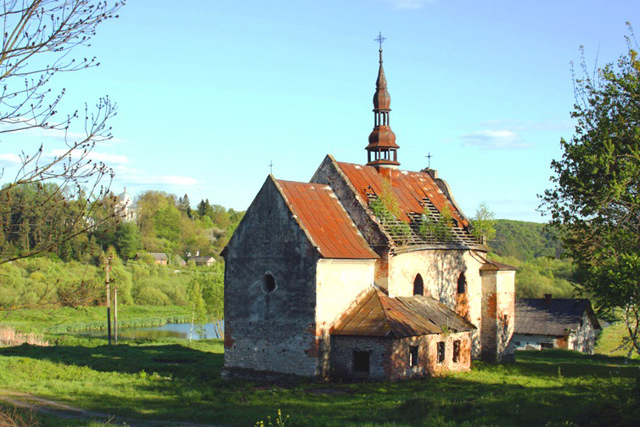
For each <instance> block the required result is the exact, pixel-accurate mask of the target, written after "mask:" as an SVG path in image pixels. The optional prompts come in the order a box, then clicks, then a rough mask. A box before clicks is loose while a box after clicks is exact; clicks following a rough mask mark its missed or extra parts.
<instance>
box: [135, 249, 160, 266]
mask: <svg viewBox="0 0 640 427" xmlns="http://www.w3.org/2000/svg"><path fill="white" fill-rule="evenodd" d="M144 258H151V259H152V260H153V262H154V263H156V264H158V265H167V264H168V263H169V257H168V256H167V254H165V253H164V252H140V253H137V254H136V256H135V258H134V259H136V260H138V259H144Z"/></svg>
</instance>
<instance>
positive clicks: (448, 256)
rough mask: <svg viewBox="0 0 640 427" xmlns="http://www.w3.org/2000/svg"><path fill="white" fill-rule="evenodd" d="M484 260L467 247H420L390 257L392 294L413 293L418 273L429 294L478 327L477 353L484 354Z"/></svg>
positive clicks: (475, 350)
mask: <svg viewBox="0 0 640 427" xmlns="http://www.w3.org/2000/svg"><path fill="white" fill-rule="evenodd" d="M481 266H482V264H481V263H480V261H479V260H478V259H477V258H476V257H474V256H472V255H471V253H470V251H466V250H440V249H438V250H435V249H434V250H420V251H414V252H405V253H401V254H398V255H395V256H393V257H391V259H390V260H389V277H390V281H389V283H390V286H389V296H411V295H413V282H414V280H415V278H416V275H417V274H420V275H421V276H422V280H423V281H424V288H425V294H426V295H429V296H431V297H432V298H435V299H437V300H438V301H440V302H442V303H443V304H445V305H446V306H447V307H449V308H451V309H452V310H454V311H456V312H457V313H458V314H459V315H461V316H463V317H464V318H465V319H467V320H468V321H469V322H471V323H472V324H474V325H475V326H476V327H477V328H478V329H477V330H476V331H474V332H473V335H472V341H473V355H474V357H476V356H479V354H480V333H481V328H482V322H481V319H482V306H481V302H482V280H481V276H480V267H481ZM460 273H464V275H465V278H466V281H467V286H466V292H465V293H464V294H458V292H457V289H458V277H459V276H460Z"/></svg>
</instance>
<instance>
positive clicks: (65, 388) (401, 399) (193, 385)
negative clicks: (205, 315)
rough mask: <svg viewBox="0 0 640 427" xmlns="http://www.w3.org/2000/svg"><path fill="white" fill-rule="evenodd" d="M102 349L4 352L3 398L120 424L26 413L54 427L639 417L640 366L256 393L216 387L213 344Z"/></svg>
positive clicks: (556, 366) (552, 360)
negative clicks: (24, 396) (64, 407)
mask: <svg viewBox="0 0 640 427" xmlns="http://www.w3.org/2000/svg"><path fill="white" fill-rule="evenodd" d="M105 344H106V343H105V342H104V340H101V339H88V338H82V337H73V336H64V337H59V339H58V345H56V346H52V347H38V346H30V345H22V346H18V347H5V348H0V390H5V391H6V390H9V391H13V392H24V393H29V394H33V395H35V396H39V397H41V398H46V399H51V400H55V401H59V402H63V403H66V404H70V405H73V406H77V407H80V408H83V409H86V410H88V411H93V412H99V413H107V414H113V415H115V416H116V417H115V418H107V419H104V418H103V419H100V418H99V417H98V419H96V420H93V421H91V420H90V418H91V417H88V419H71V420H70V419H63V418H58V417H56V416H53V415H51V414H49V415H41V414H37V413H36V414H32V413H29V412H25V411H21V412H20V414H22V416H33V417H35V418H36V421H39V422H40V423H41V425H53V426H56V425H81V426H89V425H105V423H107V422H108V424H109V425H169V424H170V422H172V421H174V422H179V423H178V424H176V425H180V423H185V422H192V423H199V424H216V425H229V426H253V425H255V424H256V422H258V421H261V420H263V421H265V422H266V425H269V424H268V420H267V417H271V420H272V421H273V420H274V419H275V418H276V416H277V411H278V410H281V412H282V415H283V417H286V416H288V417H289V418H288V419H287V421H286V425H287V426H306V425H314V426H334V425H340V426H342V425H347V426H350V425H351V426H414V425H436V426H438V425H443V426H445V425H446V426H449V425H451V426H453V425H550V426H554V425H558V426H559V425H562V426H573V425H594V426H595V425H621V426H623V425H628V426H631V425H637V424H638V420H640V363H639V362H638V361H632V362H626V361H625V359H623V358H620V357H612V356H605V355H593V356H589V355H582V354H579V353H574V352H570V351H562V350H550V351H544V352H519V353H518V354H517V362H516V363H513V364H505V365H493V364H484V363H482V362H475V363H474V365H473V370H472V372H469V373H457V374H451V375H447V376H443V377H436V378H424V379H419V380H407V381H398V382H365V383H319V382H312V381H300V382H299V383H296V384H260V383H254V382H248V381H232V382H226V381H222V380H221V379H220V369H221V367H222V363H223V345H222V343H221V342H220V341H217V340H208V341H194V342H186V341H184V340H172V339H163V340H156V341H138V342H133V341H131V342H126V343H122V344H120V345H118V346H107V345H105ZM20 414H19V415H20ZM109 420H110V421H109ZM154 420H156V421H157V420H162V421H161V422H160V424H157V423H155V424H154V423H153V421H154ZM182 425H184V424H182ZM274 425H276V423H274Z"/></svg>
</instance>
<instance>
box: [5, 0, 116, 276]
mask: <svg viewBox="0 0 640 427" xmlns="http://www.w3.org/2000/svg"><path fill="white" fill-rule="evenodd" d="M123 4H124V1H120V2H116V3H114V4H113V5H109V4H107V3H106V2H102V1H95V0H24V1H17V0H4V1H3V3H2V8H0V20H2V22H3V36H2V51H1V52H0V88H1V89H0V134H3V135H4V136H5V137H9V135H10V134H13V133H16V132H24V131H29V130H33V129H40V130H45V131H48V132H51V133H57V134H60V135H62V136H63V137H64V144H65V145H64V146H63V148H62V149H60V150H55V151H53V154H51V155H50V154H48V153H45V151H44V144H41V145H40V147H39V148H38V149H37V150H35V151H34V152H31V153H25V152H22V153H20V154H19V156H18V157H19V159H20V166H19V168H18V170H17V172H16V173H15V175H14V176H12V177H11V178H10V179H9V181H8V184H7V185H5V186H3V187H2V189H0V196H2V195H7V194H9V193H10V192H11V191H13V190H14V189H15V188H16V187H22V186H27V185H35V186H36V189H40V188H41V186H43V185H45V184H47V183H53V184H55V185H56V187H57V190H56V194H55V197H50V198H45V199H44V200H41V201H40V202H39V204H37V205H36V206H35V207H36V208H38V209H41V210H45V211H47V212H48V213H49V215H51V216H53V217H55V216H60V215H62V212H63V211H64V210H65V209H66V207H67V206H66V204H67V203H68V202H69V201H74V202H76V203H80V204H81V207H82V213H81V215H77V216H75V217H73V219H72V220H70V221H66V222H60V223H59V226H58V228H57V230H56V233H55V235H47V236H41V237H42V238H41V239H39V241H38V244H36V245H34V246H31V247H29V249H28V250H25V251H21V252H20V253H19V254H7V253H4V251H3V249H4V245H3V246H0V264H1V263H5V262H9V261H12V260H15V259H18V258H24V257H28V256H32V255H35V254H38V253H41V252H44V251H48V250H50V249H52V248H55V247H57V246H58V245H60V244H62V243H64V242H67V241H69V240H71V239H73V238H74V237H75V236H77V235H79V234H82V233H85V232H87V231H88V230H90V229H91V228H92V227H94V226H96V223H95V221H93V220H90V218H91V215H92V213H93V212H94V210H95V209H97V208H98V206H99V204H100V203H101V202H102V201H103V200H104V196H105V195H106V193H107V190H108V186H109V183H110V180H111V179H112V178H113V171H112V170H111V169H110V168H109V167H107V165H105V164H104V163H102V162H96V161H94V160H93V159H92V158H91V151H92V150H93V148H94V147H95V145H96V144H97V143H99V142H102V141H106V140H108V139H110V138H111V128H110V127H109V126H108V121H109V119H110V118H111V117H113V116H114V115H115V113H116V106H115V104H113V103H112V102H111V101H110V100H109V99H108V97H105V98H102V99H100V100H99V101H98V102H97V104H96V108H95V109H89V108H88V107H87V106H85V108H84V114H79V112H78V111H75V112H70V113H68V114H61V113H60V112H59V111H58V105H59V104H60V101H61V100H62V98H63V96H64V94H65V90H64V89H62V90H61V91H60V92H59V93H55V92H53V90H52V88H51V86H52V79H53V78H54V77H55V76H56V75H59V74H64V73H67V72H72V71H79V70H81V69H84V68H88V67H92V66H97V65H99V64H98V62H97V61H96V59H95V58H90V59H87V58H84V59H77V58H74V57H73V52H74V51H76V50H77V49H76V48H78V47H79V46H89V41H90V39H91V37H92V36H93V35H95V32H96V28H97V26H98V25H99V24H101V23H102V22H104V21H105V20H108V19H110V18H114V17H117V15H116V12H117V11H118V10H119V9H120V8H121V7H122V5H123ZM82 119H84V120H82ZM78 121H80V123H79V125H80V126H81V127H82V129H83V131H82V132H81V133H78V132H77V131H76V126H77V125H78ZM4 175H5V170H1V171H0V179H3V178H5V176H4ZM6 200H7V203H5V204H3V205H2V207H1V208H0V210H2V211H3V212H2V213H3V214H6V213H10V214H12V213H13V210H12V208H13V205H12V203H11V199H10V198H7V199H6ZM32 225H33V224H29V223H22V224H20V227H21V228H22V229H23V230H26V229H27V228H29V227H31V226H32ZM3 237H4V238H7V235H6V232H5V233H4V236H3Z"/></svg>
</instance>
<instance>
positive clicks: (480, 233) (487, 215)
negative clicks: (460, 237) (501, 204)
mask: <svg viewBox="0 0 640 427" xmlns="http://www.w3.org/2000/svg"><path fill="white" fill-rule="evenodd" d="M495 219H496V214H495V213H494V212H492V211H491V209H489V207H488V206H487V204H486V203H484V202H482V203H480V206H478V209H477V210H476V215H475V216H474V217H473V219H472V220H471V225H473V235H474V236H476V237H477V238H479V239H482V240H484V241H489V240H491V239H493V238H494V237H495V235H496V229H495Z"/></svg>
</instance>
